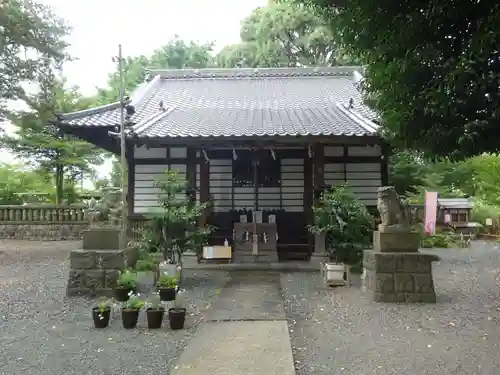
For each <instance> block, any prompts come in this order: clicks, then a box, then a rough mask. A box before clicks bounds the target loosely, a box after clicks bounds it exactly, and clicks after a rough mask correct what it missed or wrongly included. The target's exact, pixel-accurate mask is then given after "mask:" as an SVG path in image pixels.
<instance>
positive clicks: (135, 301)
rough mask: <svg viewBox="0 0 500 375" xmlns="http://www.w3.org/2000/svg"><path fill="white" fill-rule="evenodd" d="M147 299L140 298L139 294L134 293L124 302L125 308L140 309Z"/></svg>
mask: <svg viewBox="0 0 500 375" xmlns="http://www.w3.org/2000/svg"><path fill="white" fill-rule="evenodd" d="M144 305H145V301H144V300H142V299H140V298H139V295H137V294H132V295H131V296H130V297H129V299H128V300H127V302H125V303H124V306H123V308H124V309H125V310H140V309H142V308H143V307H144Z"/></svg>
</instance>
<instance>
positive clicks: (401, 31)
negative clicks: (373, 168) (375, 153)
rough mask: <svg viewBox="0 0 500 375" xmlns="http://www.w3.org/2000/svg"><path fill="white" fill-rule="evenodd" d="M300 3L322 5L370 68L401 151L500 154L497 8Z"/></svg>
mask: <svg viewBox="0 0 500 375" xmlns="http://www.w3.org/2000/svg"><path fill="white" fill-rule="evenodd" d="M299 1H300V2H302V3H303V2H305V3H307V4H310V3H315V4H317V5H319V8H320V9H321V10H323V11H324V14H325V15H326V17H327V18H328V19H330V20H331V25H332V29H334V30H335V32H336V35H337V36H338V37H339V40H340V42H341V44H342V45H343V46H345V47H346V48H347V49H348V51H349V52H350V53H352V54H353V55H355V56H360V58H361V59H362V61H363V63H365V64H367V66H366V77H367V81H366V85H365V89H366V93H367V96H368V98H369V99H370V100H371V102H372V103H373V106H374V107H375V108H376V110H377V111H378V113H379V114H380V115H381V117H382V124H383V133H384V134H385V135H386V136H387V137H388V138H390V139H391V140H392V141H393V142H394V144H397V145H398V147H401V148H411V149H414V150H419V151H424V152H426V153H428V154H433V155H441V156H453V157H457V158H461V157H465V156H471V155H477V154H478V153H481V152H485V151H486V152H496V151H497V150H498V148H499V144H500V143H499V133H498V126H497V124H498V122H499V120H500V111H498V108H499V107H500V93H499V91H498V86H499V81H500V65H499V64H498V60H499V50H498V45H499V44H500V33H499V32H498V30H500V3H496V2H495V3H489V2H485V1H469V0H454V1H441V0H430V1H416V0H413V1H405V2H401V1H399V0H392V1H385V2H380V1H370V0H350V1H333V0H299Z"/></svg>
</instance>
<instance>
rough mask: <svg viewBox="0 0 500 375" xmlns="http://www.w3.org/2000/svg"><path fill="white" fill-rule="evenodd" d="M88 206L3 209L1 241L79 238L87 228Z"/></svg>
mask: <svg viewBox="0 0 500 375" xmlns="http://www.w3.org/2000/svg"><path fill="white" fill-rule="evenodd" d="M86 208H87V206H86V205H59V206H56V205H42V204H29V205H22V206H21V205H20V206H0V239H19V240H61V239H67V240H70V239H73V240H76V239H80V238H81V233H82V230H84V229H86V228H87V227H88V220H87V218H86V215H85V212H86Z"/></svg>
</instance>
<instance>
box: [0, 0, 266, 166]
mask: <svg viewBox="0 0 500 375" xmlns="http://www.w3.org/2000/svg"><path fill="white" fill-rule="evenodd" d="M38 1H39V2H41V3H43V4H46V5H48V6H50V7H51V8H52V9H53V10H54V11H55V13H57V14H58V15H59V16H60V17H62V18H63V19H65V20H66V21H67V22H68V23H69V24H70V25H71V26H72V27H73V30H72V33H71V35H70V37H69V38H68V42H69V43H70V44H71V47H70V49H69V52H70V54H71V55H72V56H73V57H76V58H77V59H78V60H77V61H74V62H71V63H68V64H66V66H65V68H64V74H65V75H66V77H67V78H68V80H69V82H70V83H71V84H76V85H78V86H80V88H81V91H82V92H83V93H85V94H92V93H93V92H94V90H95V87H96V86H103V85H105V83H106V79H107V76H108V73H110V72H111V71H113V70H114V69H115V65H114V63H113V62H112V61H111V59H112V57H113V56H116V55H117V54H118V45H119V44H122V47H123V54H124V56H136V55H141V54H145V55H148V54H150V53H151V52H152V51H153V50H155V49H156V48H159V47H161V46H162V45H164V44H166V43H167V42H168V41H169V40H170V39H172V38H173V37H174V36H175V35H179V36H180V37H181V38H182V39H184V40H194V41H199V42H202V43H203V42H215V43H216V48H217V49H220V48H222V47H223V46H225V45H226V44H232V43H237V42H238V41H239V40H240V39H239V31H240V22H241V21H242V20H243V19H244V18H245V17H246V16H247V15H249V14H250V13H251V11H252V10H253V9H254V8H256V7H259V6H263V5H266V4H267V0H245V1H243V0H239V1H236V0H211V1H207V0H179V1H175V0H141V1H124V0H86V1H81V0H73V1H70V0H38ZM0 160H2V161H7V162H13V161H14V160H13V158H12V157H11V156H10V155H8V154H7V153H6V152H2V151H0ZM109 170H110V168H109V164H107V165H106V166H104V167H101V168H99V172H100V174H107V173H109Z"/></svg>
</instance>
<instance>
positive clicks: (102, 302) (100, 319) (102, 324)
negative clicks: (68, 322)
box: [92, 298, 111, 328]
mask: <svg viewBox="0 0 500 375" xmlns="http://www.w3.org/2000/svg"><path fill="white" fill-rule="evenodd" d="M110 316H111V306H110V304H109V300H108V299H106V298H101V299H99V301H98V302H97V306H95V307H94V308H92V319H93V320H94V327H95V328H106V327H107V326H108V325H109V317H110Z"/></svg>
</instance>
